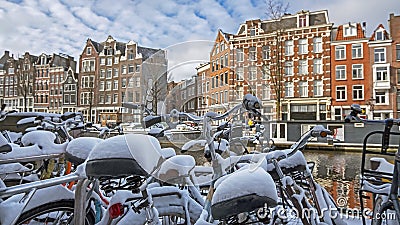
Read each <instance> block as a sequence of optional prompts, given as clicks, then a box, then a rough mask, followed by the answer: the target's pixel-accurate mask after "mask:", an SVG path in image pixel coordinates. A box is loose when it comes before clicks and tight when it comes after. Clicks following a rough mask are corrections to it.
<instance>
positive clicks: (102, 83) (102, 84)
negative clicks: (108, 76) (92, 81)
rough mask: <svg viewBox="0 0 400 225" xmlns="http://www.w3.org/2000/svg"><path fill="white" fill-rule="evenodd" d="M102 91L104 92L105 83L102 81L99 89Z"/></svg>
mask: <svg viewBox="0 0 400 225" xmlns="http://www.w3.org/2000/svg"><path fill="white" fill-rule="evenodd" d="M99 90H100V91H103V90H104V81H100V87H99Z"/></svg>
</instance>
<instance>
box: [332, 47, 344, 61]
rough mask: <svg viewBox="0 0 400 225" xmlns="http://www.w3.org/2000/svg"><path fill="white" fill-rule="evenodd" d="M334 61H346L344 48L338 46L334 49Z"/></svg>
mask: <svg viewBox="0 0 400 225" xmlns="http://www.w3.org/2000/svg"><path fill="white" fill-rule="evenodd" d="M335 59H336V60H341V59H346V46H343V45H339V46H336V47H335Z"/></svg>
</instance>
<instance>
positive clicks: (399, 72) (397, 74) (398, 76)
mask: <svg viewBox="0 0 400 225" xmlns="http://www.w3.org/2000/svg"><path fill="white" fill-rule="evenodd" d="M396 76H397V84H400V68H398V69H396ZM0 85H1V83H0ZM399 106H400V105H399Z"/></svg>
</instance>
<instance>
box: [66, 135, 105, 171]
mask: <svg viewBox="0 0 400 225" xmlns="http://www.w3.org/2000/svg"><path fill="white" fill-rule="evenodd" d="M102 141H103V139H101V138H96V137H80V138H77V139H73V140H72V141H70V142H69V143H68V146H67V149H66V153H65V158H66V159H67V160H68V161H70V162H72V163H73V164H76V165H79V164H81V163H83V162H85V160H86V159H87V157H88V156H89V153H90V151H92V149H93V148H94V146H95V145H96V144H97V143H99V142H102Z"/></svg>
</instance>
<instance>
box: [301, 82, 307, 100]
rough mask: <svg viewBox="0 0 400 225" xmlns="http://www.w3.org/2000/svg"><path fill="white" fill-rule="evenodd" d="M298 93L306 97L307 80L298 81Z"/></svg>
mask: <svg viewBox="0 0 400 225" xmlns="http://www.w3.org/2000/svg"><path fill="white" fill-rule="evenodd" d="M299 93H300V97H308V82H307V81H300V82H299Z"/></svg>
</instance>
